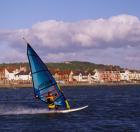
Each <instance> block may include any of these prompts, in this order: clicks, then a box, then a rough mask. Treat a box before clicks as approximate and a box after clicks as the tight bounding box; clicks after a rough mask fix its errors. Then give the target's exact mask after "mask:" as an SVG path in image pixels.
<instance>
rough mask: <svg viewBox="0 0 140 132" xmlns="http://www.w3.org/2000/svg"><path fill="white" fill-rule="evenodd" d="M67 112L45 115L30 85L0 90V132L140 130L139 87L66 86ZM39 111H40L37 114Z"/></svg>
mask: <svg viewBox="0 0 140 132" xmlns="http://www.w3.org/2000/svg"><path fill="white" fill-rule="evenodd" d="M63 91H64V93H65V94H66V96H67V98H68V99H69V101H70V103H71V104H72V105H73V106H84V105H87V104H88V105H89V107H88V108H87V109H85V110H82V111H78V112H73V113H68V114H43V113H44V111H46V106H45V104H44V103H42V102H39V101H36V100H34V99H33V90H32V89H31V88H17V89H0V132H140V86H138V85H136V86H135V85H131V86H92V87H77V88H74V87H67V88H63ZM38 111H40V114H37V113H38Z"/></svg>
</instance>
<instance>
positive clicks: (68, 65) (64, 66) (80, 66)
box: [0, 61, 122, 71]
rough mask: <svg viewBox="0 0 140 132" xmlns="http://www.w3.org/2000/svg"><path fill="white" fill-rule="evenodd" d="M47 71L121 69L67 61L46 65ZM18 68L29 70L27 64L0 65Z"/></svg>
mask: <svg viewBox="0 0 140 132" xmlns="http://www.w3.org/2000/svg"><path fill="white" fill-rule="evenodd" d="M46 64H47V66H48V68H49V69H59V70H62V71H63V70H82V71H93V70H94V69H107V70H108V69H112V70H116V69H117V70H120V69H122V68H121V67H120V66H113V65H103V64H95V63H91V62H81V61H69V62H62V63H46ZM20 66H25V67H26V68H27V69H29V64H28V63H26V62H25V63H3V64H0V68H4V67H5V68H6V67H12V68H19V67H20Z"/></svg>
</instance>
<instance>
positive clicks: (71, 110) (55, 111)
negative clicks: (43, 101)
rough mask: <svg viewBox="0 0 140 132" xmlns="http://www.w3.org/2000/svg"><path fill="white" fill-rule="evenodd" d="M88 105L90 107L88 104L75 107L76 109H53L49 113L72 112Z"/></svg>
mask: <svg viewBox="0 0 140 132" xmlns="http://www.w3.org/2000/svg"><path fill="white" fill-rule="evenodd" d="M87 107H88V105H86V106H83V107H79V108H74V109H67V110H51V111H49V112H48V113H70V112H74V111H79V110H83V109H85V108H87Z"/></svg>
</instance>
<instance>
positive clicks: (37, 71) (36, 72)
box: [32, 70, 48, 74]
mask: <svg viewBox="0 0 140 132" xmlns="http://www.w3.org/2000/svg"><path fill="white" fill-rule="evenodd" d="M43 71H47V72H48V70H40V71H36V72H33V73H32V74H35V73H38V72H43Z"/></svg>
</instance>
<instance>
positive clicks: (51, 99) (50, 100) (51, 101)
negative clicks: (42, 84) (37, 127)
mask: <svg viewBox="0 0 140 132" xmlns="http://www.w3.org/2000/svg"><path fill="white" fill-rule="evenodd" d="M46 99H47V102H48V108H49V110H51V109H57V108H58V107H57V105H55V104H54V99H55V97H54V96H53V94H52V93H51V92H48V95H47V97H46Z"/></svg>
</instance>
